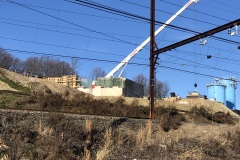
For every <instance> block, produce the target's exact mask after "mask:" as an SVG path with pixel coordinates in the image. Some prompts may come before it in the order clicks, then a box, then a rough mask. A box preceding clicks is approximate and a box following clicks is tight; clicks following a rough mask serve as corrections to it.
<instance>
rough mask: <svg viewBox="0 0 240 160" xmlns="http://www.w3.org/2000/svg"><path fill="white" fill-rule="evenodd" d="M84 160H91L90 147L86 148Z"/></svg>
mask: <svg viewBox="0 0 240 160" xmlns="http://www.w3.org/2000/svg"><path fill="white" fill-rule="evenodd" d="M84 160H90V151H89V150H88V149H86V148H85V149H84Z"/></svg>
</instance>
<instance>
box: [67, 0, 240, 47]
mask: <svg viewBox="0 0 240 160" xmlns="http://www.w3.org/2000/svg"><path fill="white" fill-rule="evenodd" d="M66 1H68V2H72V3H75V4H79V5H83V6H86V7H90V8H91V5H92V6H94V7H93V8H96V7H97V9H98V8H100V10H102V11H105V10H106V12H108V9H109V10H110V11H111V12H110V13H113V14H115V13H116V14H117V15H121V14H126V15H128V16H130V17H134V18H140V19H143V20H146V21H148V22H150V19H149V18H146V17H142V16H139V15H135V14H132V13H129V12H125V11H121V10H118V9H114V8H111V7H108V6H105V5H101V4H99V3H95V2H92V1H90V0H89V1H84V0H66ZM74 1H76V2H74ZM77 2H79V3H77ZM155 23H156V24H161V25H163V24H165V23H162V22H159V21H155ZM168 27H170V28H174V29H175V30H181V31H184V32H188V33H193V34H195V35H196V34H200V32H196V31H193V30H190V29H187V28H183V27H179V26H174V25H171V24H168ZM209 37H212V38H214V39H217V40H219V41H223V42H228V43H234V44H239V42H236V41H233V40H228V39H225V38H221V37H216V36H213V35H210V36H209Z"/></svg>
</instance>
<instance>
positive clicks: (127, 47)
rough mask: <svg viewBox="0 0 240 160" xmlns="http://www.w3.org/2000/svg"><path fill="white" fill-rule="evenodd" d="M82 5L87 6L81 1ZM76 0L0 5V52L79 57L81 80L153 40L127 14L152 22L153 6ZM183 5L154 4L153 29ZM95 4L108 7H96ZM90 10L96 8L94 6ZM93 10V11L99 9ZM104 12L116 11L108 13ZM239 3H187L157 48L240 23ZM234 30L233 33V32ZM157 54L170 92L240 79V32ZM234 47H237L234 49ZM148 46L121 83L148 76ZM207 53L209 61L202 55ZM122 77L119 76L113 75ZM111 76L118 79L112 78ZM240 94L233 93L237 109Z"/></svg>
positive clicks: (126, 0) (160, 76)
mask: <svg viewBox="0 0 240 160" xmlns="http://www.w3.org/2000/svg"><path fill="white" fill-rule="evenodd" d="M80 1H84V0H80ZM80 1H75V0H34V1H33V0H21V1H20V0H0V47H2V48H4V49H6V50H7V51H8V52H9V53H11V54H12V55H14V56H15V57H18V58H20V59H21V60H23V61H24V60H25V59H27V58H28V57H33V56H42V55H51V56H53V57H56V58H59V59H61V60H65V61H67V62H69V63H71V60H72V59H73V58H71V57H75V58H76V57H77V58H78V64H79V65H78V74H79V76H80V77H82V78H89V75H90V72H91V71H92V70H93V69H94V68H97V67H101V68H102V69H103V70H104V71H105V72H106V73H109V72H110V71H111V70H112V69H113V68H114V67H115V66H116V65H118V64H119V63H120V62H121V61H122V60H123V59H124V58H125V57H126V56H128V55H129V54H130V53H131V52H132V51H133V50H134V49H135V48H136V47H137V46H138V45H140V44H141V43H142V42H143V41H144V40H145V39H147V38H148V37H149V35H150V23H149V22H147V21H146V20H144V19H139V18H136V17H135V18H133V17H129V16H127V14H128V15H129V14H134V15H136V16H140V17H145V18H150V0H141V1H139V0H91V1H86V2H93V3H94V4H95V6H93V5H90V6H86V5H83V4H85V3H81V2H80ZM187 2H188V0H178V1H176V0H156V13H155V14H156V21H157V22H159V23H157V24H156V25H155V28H156V29H157V28H159V27H160V26H161V25H162V23H165V22H166V21H167V20H168V19H169V18H170V17H171V16H172V15H173V14H175V13H176V12H177V11H178V10H179V9H180V8H182V7H183V6H184V5H185V4H186V3H187ZM96 3H97V4H100V5H104V6H107V7H108V9H107V10H104V9H103V8H101V9H99V8H97V7H96ZM94 7H95V8H94ZM96 8H97V9H96ZM109 8H111V9H115V10H116V9H117V11H118V13H122V11H123V12H124V13H127V14H120V15H119V14H118V15H117V14H116V12H114V13H111V12H110V10H109ZM239 13H240V1H239V0H221V1H218V0H200V1H199V2H198V3H192V4H191V5H190V6H189V7H188V8H187V9H185V10H184V11H183V12H182V13H181V14H180V15H179V16H178V17H177V18H175V19H174V20H173V22H172V23H171V25H173V27H169V26H168V27H166V28H165V29H164V30H163V31H161V32H160V33H159V34H158V35H157V36H156V43H157V46H158V48H159V49H160V48H162V47H165V46H168V45H171V44H173V43H176V42H179V41H182V40H184V39H186V38H189V37H192V36H194V32H195V34H196V32H199V33H202V32H205V31H208V30H210V29H213V28H216V27H218V26H221V25H224V24H226V23H229V22H231V21H234V20H237V19H239V17H240V16H239V15H240V14H239ZM231 31H232V32H234V31H236V28H235V27H233V28H231ZM214 36H216V37H220V38H223V39H227V40H231V41H232V43H230V42H229V41H228V42H226V41H220V40H219V39H214V38H212V37H205V38H204V39H202V41H205V40H207V43H206V44H205V45H201V44H200V40H198V41H195V42H192V43H189V44H187V45H184V46H181V47H178V48H176V49H174V50H171V51H167V52H165V53H162V54H160V55H159V61H158V65H157V66H156V78H157V80H160V81H162V82H168V84H169V86H170V92H175V93H176V94H177V95H179V96H180V97H186V96H187V95H188V94H189V93H190V92H193V91H194V90H195V88H194V83H197V84H198V86H197V91H198V92H199V93H200V94H202V95H207V88H206V85H207V84H210V83H212V82H213V78H214V77H235V78H237V79H238V80H240V77H239V75H240V71H239V65H240V63H239V62H240V55H239V54H240V50H239V49H238V46H239V45H240V38H239V37H240V36H239V34H237V35H234V36H231V35H229V34H228V30H224V31H222V32H219V33H217V34H215V35H214ZM237 42H238V44H237ZM149 55H150V51H149V44H148V45H146V46H145V47H144V48H143V50H141V51H140V52H139V53H138V54H137V55H136V56H135V57H133V58H132V59H131V60H130V62H129V64H128V65H127V66H126V67H125V68H124V72H123V75H122V76H123V77H125V78H128V79H132V80H133V79H134V77H136V76H137V75H139V74H144V75H145V76H146V77H149ZM208 55H211V58H210V59H208V58H207V56H208ZM118 73H119V72H118ZM114 76H118V74H117V73H116V74H115V75H114ZM239 96H240V89H239V88H237V90H236V100H237V109H240V103H239V102H238V101H239Z"/></svg>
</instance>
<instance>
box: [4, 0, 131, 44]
mask: <svg viewBox="0 0 240 160" xmlns="http://www.w3.org/2000/svg"><path fill="white" fill-rule="evenodd" d="M6 1H8V2H10V3H13V4H16V5H18V6H21V7H24V8H27V9H29V10H32V11H35V12H38V13H40V14H43V15H45V16H48V17H51V18H54V19H57V20H60V21H62V22H65V23H68V24H71V25H74V26H77V27H80V28H83V29H85V30H88V31H91V32H94V33H97V34H100V35H103V36H106V37H109V38H113V39H117V40H119V41H122V42H125V43H128V44H132V45H134V44H133V43H131V42H128V41H125V40H122V39H119V38H116V37H114V36H110V35H107V34H104V33H102V32H99V31H96V30H93V29H89V28H87V27H84V26H81V25H78V24H76V23H73V22H70V21H67V20H64V19H61V18H59V17H56V16H52V15H50V14H47V13H44V12H41V11H39V10H36V9H33V8H30V7H27V6H24V5H22V4H20V3H17V2H14V1H11V0H6Z"/></svg>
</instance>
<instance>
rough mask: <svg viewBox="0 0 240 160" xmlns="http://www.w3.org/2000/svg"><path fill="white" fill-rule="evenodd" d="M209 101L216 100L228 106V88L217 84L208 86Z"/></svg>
mask: <svg viewBox="0 0 240 160" xmlns="http://www.w3.org/2000/svg"><path fill="white" fill-rule="evenodd" d="M207 89H208V99H212V100H216V101H217V102H221V103H223V104H225V105H226V86H225V85H223V84H221V83H219V82H215V83H213V84H209V85H207Z"/></svg>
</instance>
